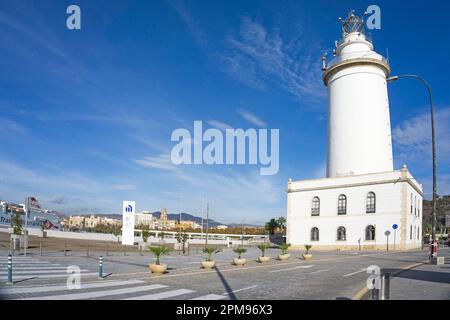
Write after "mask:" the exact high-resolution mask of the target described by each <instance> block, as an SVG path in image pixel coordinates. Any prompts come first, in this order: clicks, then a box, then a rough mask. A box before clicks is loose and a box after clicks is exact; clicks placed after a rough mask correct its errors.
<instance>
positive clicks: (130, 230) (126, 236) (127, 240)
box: [122, 201, 136, 245]
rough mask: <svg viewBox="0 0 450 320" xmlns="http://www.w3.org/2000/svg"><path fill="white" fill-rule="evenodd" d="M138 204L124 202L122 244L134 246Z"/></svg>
mask: <svg viewBox="0 0 450 320" xmlns="http://www.w3.org/2000/svg"><path fill="white" fill-rule="evenodd" d="M135 210H136V202H134V201H124V202H123V210H122V244H124V245H133V244H134V213H135Z"/></svg>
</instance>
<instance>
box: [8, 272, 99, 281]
mask: <svg viewBox="0 0 450 320" xmlns="http://www.w3.org/2000/svg"><path fill="white" fill-rule="evenodd" d="M13 275H14V272H13ZM69 275H70V274H68V273H61V274H42V275H37V276H35V277H33V276H32V275H30V276H23V275H21V276H20V277H14V276H13V280H14V281H17V280H25V279H28V278H31V277H32V278H39V279H52V278H66V277H68V276H69ZM80 275H81V276H86V277H88V276H98V272H86V273H80ZM7 279H8V277H5V276H0V280H7Z"/></svg>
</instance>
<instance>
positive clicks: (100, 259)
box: [98, 256, 103, 279]
mask: <svg viewBox="0 0 450 320" xmlns="http://www.w3.org/2000/svg"><path fill="white" fill-rule="evenodd" d="M98 277H99V278H100V279H103V257H102V256H100V257H98Z"/></svg>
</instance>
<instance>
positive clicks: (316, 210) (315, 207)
mask: <svg viewBox="0 0 450 320" xmlns="http://www.w3.org/2000/svg"><path fill="white" fill-rule="evenodd" d="M311 215H312V216H318V215H320V198H319V197H314V198H313V200H312V206H311Z"/></svg>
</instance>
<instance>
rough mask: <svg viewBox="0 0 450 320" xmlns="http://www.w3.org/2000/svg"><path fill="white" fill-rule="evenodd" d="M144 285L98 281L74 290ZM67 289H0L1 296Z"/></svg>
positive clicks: (59, 287) (50, 287)
mask: <svg viewBox="0 0 450 320" xmlns="http://www.w3.org/2000/svg"><path fill="white" fill-rule="evenodd" d="M141 283H144V281H142V280H125V281H107V282H103V281H98V282H93V283H86V284H83V283H81V287H80V289H75V290H83V289H94V288H104V287H115V286H124V285H132V284H141ZM65 290H69V289H67V285H63V286H45V287H19V288H7V289H1V288H0V293H1V294H4V295H6V294H19V293H42V292H54V291H65Z"/></svg>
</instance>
